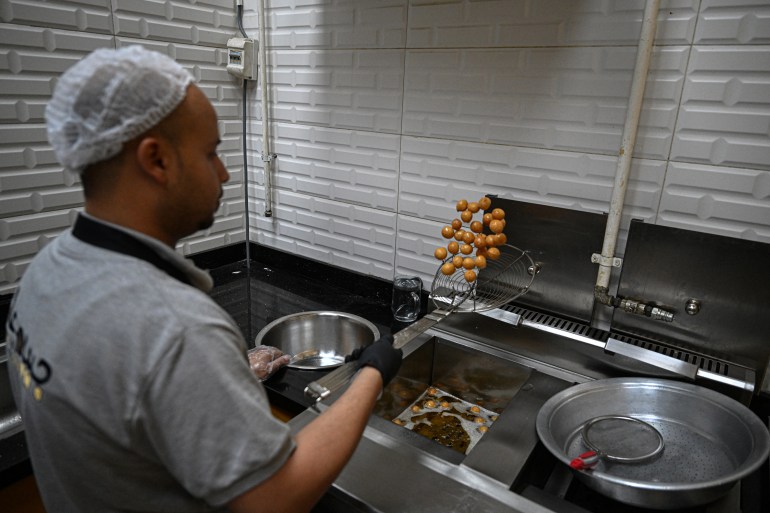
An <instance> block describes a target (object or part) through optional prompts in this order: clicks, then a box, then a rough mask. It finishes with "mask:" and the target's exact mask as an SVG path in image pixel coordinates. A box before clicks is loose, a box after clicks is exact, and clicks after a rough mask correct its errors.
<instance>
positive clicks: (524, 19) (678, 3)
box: [407, 0, 698, 48]
mask: <svg viewBox="0 0 770 513" xmlns="http://www.w3.org/2000/svg"><path fill="white" fill-rule="evenodd" d="M697 10H698V1H697V0H670V1H665V0H664V1H663V2H661V10H660V15H659V16H658V30H657V37H656V40H657V41H658V44H683V43H687V42H689V41H692V34H693V32H694V30H695V23H696V19H697ZM643 12H644V2H603V1H582V0H581V1H579V2H576V1H574V0H552V1H548V2H542V1H535V2H524V1H515V2H512V1H509V0H480V1H479V0H476V1H458V0H445V1H437V0H412V1H411V2H410V9H409V32H408V44H407V46H408V47H409V48H426V47H427V48H442V47H443V48H445V47H465V48H480V47H486V48H490V47H509V46H525V47H526V46H559V47H562V46H582V45H585V46H595V45H601V46H604V45H619V44H623V45H635V44H636V42H637V37H638V34H639V31H640V30H641V26H642V15H643Z"/></svg>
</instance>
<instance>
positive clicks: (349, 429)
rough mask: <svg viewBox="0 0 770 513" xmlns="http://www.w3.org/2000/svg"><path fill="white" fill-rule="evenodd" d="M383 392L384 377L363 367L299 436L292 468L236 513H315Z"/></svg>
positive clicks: (242, 501)
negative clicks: (312, 511) (312, 510)
mask: <svg viewBox="0 0 770 513" xmlns="http://www.w3.org/2000/svg"><path fill="white" fill-rule="evenodd" d="M382 386H383V380H382V375H381V374H380V371H378V370H377V369H376V368H374V367H370V366H366V367H363V368H362V369H361V371H360V372H359V373H358V374H357V375H356V377H355V378H354V380H353V382H352V383H351V384H350V387H348V389H347V390H346V391H345V393H344V394H342V396H340V398H339V399H337V400H336V401H335V402H334V403H333V404H332V405H331V406H330V407H329V408H328V409H327V410H325V411H324V412H323V413H322V414H321V415H319V416H318V417H317V418H316V419H314V420H313V421H312V422H311V423H310V424H308V425H307V426H305V427H304V428H302V430H301V431H300V432H299V433H297V436H296V437H295V442H296V448H295V450H294V452H293V453H292V454H291V456H290V457H289V459H288V460H287V461H286V464H285V465H284V466H283V467H281V469H280V470H279V471H278V472H276V473H275V474H274V475H273V476H271V477H270V478H268V479H267V480H265V481H263V482H262V483H260V484H259V485H257V486H256V487H254V488H252V489H251V490H249V491H248V492H246V493H244V494H243V495H241V496H240V497H238V498H236V499H235V500H233V501H232V502H230V504H228V507H229V508H230V510H231V511H232V512H233V513H257V512H262V511H266V512H272V513H279V512H284V511H285V512H292V513H295V512H303V511H310V509H311V508H312V507H313V506H314V505H315V503H316V502H318V500H319V499H320V498H321V497H322V496H323V494H324V493H325V492H326V490H327V489H328V488H329V486H331V484H332V483H333V482H334V480H335V479H336V478H337V476H338V475H339V473H340V472H341V471H342V469H343V467H344V466H345V464H346V463H347V462H348V460H349V459H350V457H351V456H352V455H353V451H355V448H356V446H357V445H358V442H359V440H360V439H361V435H362V433H363V432H364V428H365V427H366V423H367V421H368V419H369V415H370V414H371V412H372V409H373V408H374V403H375V401H376V400H377V396H378V395H379V393H380V391H381V390H382Z"/></svg>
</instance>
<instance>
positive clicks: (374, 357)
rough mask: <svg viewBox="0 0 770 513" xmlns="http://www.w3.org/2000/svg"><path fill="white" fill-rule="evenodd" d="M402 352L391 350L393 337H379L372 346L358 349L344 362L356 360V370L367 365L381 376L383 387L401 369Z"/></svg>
mask: <svg viewBox="0 0 770 513" xmlns="http://www.w3.org/2000/svg"><path fill="white" fill-rule="evenodd" d="M402 355H403V351H401V349H394V348H393V335H385V336H384V337H380V338H379V339H378V340H376V341H375V342H374V343H373V344H371V345H369V346H366V347H359V348H358V349H356V350H355V351H353V352H352V353H351V354H350V355H348V356H347V357H345V361H346V362H348V361H351V360H357V361H358V368H359V369H360V368H361V367H364V366H366V365H369V366H371V367H374V368H375V369H377V370H378V371H380V374H382V386H383V387H384V386H385V385H387V384H388V383H390V380H391V379H393V378H394V377H395V376H396V374H397V373H398V369H399V368H400V367H401V357H402Z"/></svg>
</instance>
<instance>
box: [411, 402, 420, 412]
mask: <svg viewBox="0 0 770 513" xmlns="http://www.w3.org/2000/svg"><path fill="white" fill-rule="evenodd" d="M421 409H422V408H420V407H419V406H417V405H416V404H415V405H414V406H412V411H413V412H415V413H419V412H420V410H421Z"/></svg>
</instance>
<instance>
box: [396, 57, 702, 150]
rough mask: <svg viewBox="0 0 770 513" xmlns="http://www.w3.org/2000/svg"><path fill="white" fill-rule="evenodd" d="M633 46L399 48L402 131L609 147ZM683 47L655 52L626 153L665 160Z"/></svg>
mask: <svg viewBox="0 0 770 513" xmlns="http://www.w3.org/2000/svg"><path fill="white" fill-rule="evenodd" d="M635 52H636V50H635V49H634V48H629V47H587V48H559V49H541V48H538V49H513V50H495V51H491V50H441V51H424V50H415V51H410V52H409V53H407V58H406V81H405V92H404V95H405V98H404V124H403V126H404V128H403V131H404V133H405V134H409V135H417V136H429V137H437V138H447V139H462V140H471V141H477V142H489V143H498V144H504V145H513V146H532V147H540V148H550V149H566V150H576V151H586V152H598V153H606V154H616V153H617V150H618V148H619V147H620V138H621V134H622V129H623V123H624V120H625V112H626V104H627V102H628V94H629V90H630V87H631V76H632V73H633V64H634V57H635ZM687 55H688V49H687V47H662V48H659V49H657V50H656V51H655V53H654V56H653V60H652V64H651V68H652V70H651V73H650V77H649V82H648V84H649V86H648V87H647V89H646V95H645V96H646V98H647V101H646V102H645V105H644V107H643V114H642V118H641V120H640V129H639V134H638V141H637V146H636V151H635V154H636V155H639V156H640V157H650V158H665V156H666V155H667V153H668V150H669V147H670V139H671V136H672V133H673V130H674V124H675V120H676V113H677V104H678V100H679V95H680V92H681V87H682V83H683V81H684V73H685V68H686V63H687Z"/></svg>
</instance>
